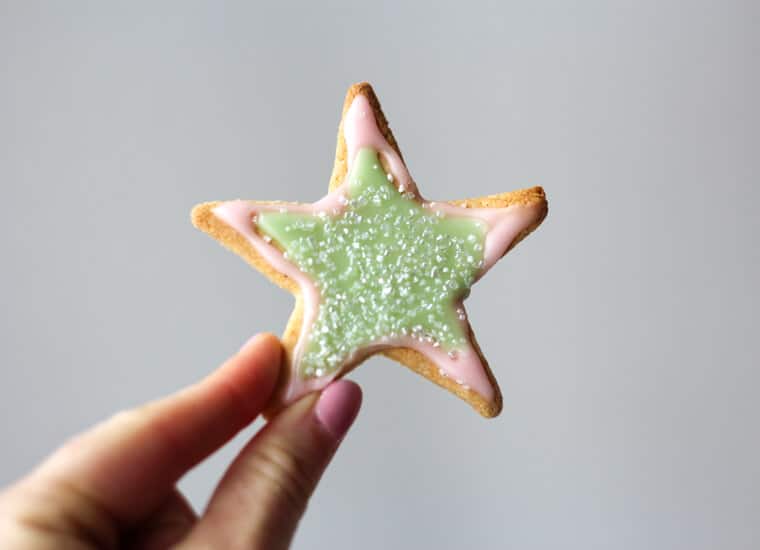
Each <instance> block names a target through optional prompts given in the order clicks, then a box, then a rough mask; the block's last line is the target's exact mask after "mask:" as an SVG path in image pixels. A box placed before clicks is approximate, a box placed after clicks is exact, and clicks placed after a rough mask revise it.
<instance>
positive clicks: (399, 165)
mask: <svg viewBox="0 0 760 550" xmlns="http://www.w3.org/2000/svg"><path fill="white" fill-rule="evenodd" d="M343 136H344V138H345V140H346V149H347V153H348V170H347V173H350V170H351V164H352V162H353V159H354V157H355V155H356V153H357V151H359V150H360V149H362V148H365V147H370V148H372V149H374V150H376V151H377V152H378V153H379V155H380V156H381V158H382V159H383V160H384V161H385V164H386V168H387V170H388V173H389V174H391V175H392V177H393V182H394V183H395V185H397V187H398V188H399V190H401V191H409V192H412V193H414V194H415V195H416V196H417V197H418V198H419V200H420V201H421V202H422V204H423V206H425V207H427V208H430V209H431V210H433V211H437V210H440V211H442V212H443V213H444V214H445V215H447V216H466V217H470V218H477V219H480V220H482V221H484V222H485V224H486V226H487V228H488V230H487V233H486V241H485V249H484V265H483V268H482V269H481V271H480V273H479V274H478V278H480V277H482V276H483V274H485V272H486V271H488V270H489V269H490V268H491V267H492V266H493V265H494V264H495V263H496V261H497V260H498V259H499V258H501V256H503V255H504V253H505V252H506V251H507V249H508V248H509V246H510V245H511V244H512V242H513V241H514V239H515V238H516V237H517V236H518V235H519V234H520V233H522V232H523V231H524V230H525V229H527V228H528V227H529V226H530V225H531V224H533V223H534V222H535V220H536V218H537V216H538V215H539V208H540V207H539V206H538V205H535V206H521V205H513V206H509V207H507V208H463V207H459V206H453V205H450V204H445V203H433V202H429V201H425V200H424V199H423V198H422V197H421V196H420V195H419V192H418V191H417V188H416V186H415V185H414V182H413V180H412V178H411V177H410V175H409V172H408V170H407V169H406V166H405V165H404V162H403V161H402V160H401V158H400V156H399V155H398V153H396V151H395V150H394V149H393V148H392V147H391V146H390V144H389V143H388V142H387V140H386V139H385V138H384V137H383V135H382V133H381V132H380V130H379V128H378V127H377V123H376V121H375V116H374V112H373V110H372V107H371V106H370V104H369V101H368V100H367V98H366V97H365V96H364V95H357V96H356V97H355V98H354V100H353V102H352V103H351V106H350V107H349V109H348V111H347V112H346V115H345V117H344V120H343ZM347 185H348V184H347V182H344V183H343V184H341V185H340V186H339V187H338V188H336V189H334V190H333V191H332V192H331V193H329V194H328V195H326V196H325V197H323V198H322V199H320V200H319V201H317V202H315V203H312V204H287V205H277V204H271V203H270V204H265V205H264V204H256V203H253V202H248V201H241V200H237V201H229V202H224V203H222V204H220V205H219V206H217V207H216V208H214V211H213V212H214V215H215V216H216V217H217V218H219V219H220V220H222V221H223V222H224V223H226V224H227V225H229V226H230V227H232V228H233V229H235V230H236V231H238V232H239V233H240V234H242V235H243V236H244V237H245V238H246V239H247V240H248V242H249V243H250V244H251V246H253V248H254V249H255V250H256V252H258V253H259V254H260V255H261V256H262V257H263V258H264V259H265V260H266V261H267V262H269V264H270V265H271V266H272V267H273V268H274V269H276V270H277V271H279V272H281V273H283V274H284V275H286V276H287V277H289V278H290V279H292V280H293V281H295V282H296V284H297V285H298V287H299V289H300V296H299V298H298V299H299V300H301V303H302V307H303V323H302V324H301V332H300V334H299V337H298V341H297V343H296V346H295V349H294V350H293V360H292V364H291V365H290V369H291V376H290V377H289V383H288V386H287V387H286V388H285V390H284V395H283V402H284V403H286V404H287V403H289V402H292V401H294V400H296V399H298V398H299V397H301V396H302V395H305V394H306V393H308V392H311V391H315V390H319V389H322V388H324V387H325V386H327V385H328V384H329V383H330V382H331V381H332V380H333V379H334V378H335V377H336V376H338V375H339V374H341V372H340V371H336V372H333V373H331V374H329V375H325V376H323V377H320V378H309V379H306V380H304V379H302V378H301V377H300V376H299V374H298V370H299V369H298V365H299V361H300V358H301V356H302V354H303V352H304V346H305V343H306V341H307V335H308V333H309V330H310V328H311V325H312V324H313V322H314V319H315V318H316V315H317V311H318V308H319V304H320V301H321V297H320V294H319V290H318V289H317V288H316V287H315V286H314V284H313V282H312V281H311V279H310V278H309V277H308V276H307V275H306V274H305V273H303V272H302V271H301V270H300V269H299V268H298V267H297V266H296V265H295V264H293V263H292V262H290V261H288V260H287V259H285V257H284V256H283V254H282V252H281V251H280V250H279V249H278V248H277V247H275V246H274V245H272V244H271V243H270V242H268V240H266V238H265V237H263V236H262V235H261V234H259V233H258V232H257V231H256V230H255V216H256V214H257V213H258V212H263V211H277V210H282V209H286V210H287V211H288V212H301V213H308V214H312V215H316V214H319V213H324V214H326V215H330V216H339V215H341V214H342V212H343V211H344V209H345V206H344V203H345V201H341V197H342V196H343V195H345V191H346V186H347ZM458 305H459V306H460V307H461V304H458ZM463 322H464V321H463ZM394 347H407V348H411V349H414V350H416V351H418V352H420V353H422V354H423V355H425V356H426V357H428V358H429V359H430V360H431V361H432V362H433V363H434V364H436V365H437V366H438V368H439V369H440V372H441V374H443V375H444V376H447V377H450V378H452V379H453V380H455V381H456V382H457V383H459V384H460V385H462V386H464V387H466V388H469V389H471V390H472V391H474V392H476V393H478V394H479V395H480V396H482V397H483V398H484V399H485V400H486V401H489V402H491V401H493V399H494V397H495V390H494V387H493V385H492V383H491V381H490V379H489V378H488V375H487V374H486V368H485V365H483V362H482V360H481V358H480V356H479V355H478V353H477V352H476V351H475V349H474V348H473V347H472V346H471V345H470V346H467V348H465V349H463V350H459V351H457V352H456V354H455V355H454V357H451V356H450V355H449V354H447V353H446V352H445V351H443V350H441V349H440V348H437V347H434V346H433V345H432V344H430V343H427V342H421V341H419V340H416V339H414V338H412V337H400V338H393V339H391V338H381V339H380V340H379V341H377V342H372V343H370V344H368V345H367V346H365V347H364V348H362V349H360V350H356V351H355V352H354V354H353V355H352V356H351V357H349V358H348V359H347V361H346V364H347V365H348V364H352V363H354V362H355V361H358V360H360V359H362V358H364V357H366V356H367V355H370V354H372V353H375V352H377V351H380V350H382V349H388V348H394Z"/></svg>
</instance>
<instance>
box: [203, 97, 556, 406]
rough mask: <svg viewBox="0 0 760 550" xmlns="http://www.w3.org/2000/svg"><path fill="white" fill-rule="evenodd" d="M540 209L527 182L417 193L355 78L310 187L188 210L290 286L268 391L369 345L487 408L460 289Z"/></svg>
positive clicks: (488, 378)
mask: <svg viewBox="0 0 760 550" xmlns="http://www.w3.org/2000/svg"><path fill="white" fill-rule="evenodd" d="M546 211H547V206H546V200H545V197H544V193H543V191H542V190H541V188H538V187H534V188H532V189H526V190H522V191H517V192H513V193H505V194H502V195H494V196H490V197H484V198H480V199H469V200H464V201H452V202H451V203H445V202H430V201H427V200H425V199H424V198H422V196H421V195H420V193H419V191H418V189H417V186H416V185H415V183H414V181H413V180H412V179H411V177H410V175H409V173H408V171H407V169H406V166H405V164H404V162H403V160H402V158H401V155H400V152H399V150H398V148H397V146H396V144H395V140H394V138H393V136H392V134H391V133H390V129H389V128H388V125H387V123H386V121H385V117H384V115H383V113H382V111H381V110H380V106H379V103H378V102H377V99H376V97H375V95H374V93H373V91H372V89H371V87H370V86H369V85H368V84H366V83H361V84H357V85H354V86H352V87H351V88H350V89H349V92H348V95H347V97H346V102H345V106H344V110H343V119H342V121H341V125H340V130H339V135H338V147H337V153H336V162H335V167H334V170H333V176H332V178H331V184H330V192H329V193H328V194H327V195H326V196H325V197H324V198H323V199H321V200H320V201H318V202H316V203H313V204H290V203H280V202H259V201H241V200H236V201H227V202H218V203H206V204H202V205H199V206H197V207H196V208H195V209H194V210H193V222H194V223H195V225H196V226H197V227H199V228H200V229H202V230H204V231H206V232H207V233H209V234H211V235H212V236H213V237H215V238H217V239H218V240H219V241H221V242H222V244H224V245H225V246H227V247H229V248H231V249H232V250H234V251H235V252H237V253H238V254H240V255H241V256H242V257H243V258H245V259H246V260H247V261H248V262H249V263H250V264H252V265H253V266H254V267H256V268H257V269H259V270H260V271H262V272H263V273H264V274H265V275H267V276H268V277H269V278H270V279H272V280H273V281H274V282H276V283H277V284H279V285H280V286H283V287H285V288H287V289H288V290H290V291H291V292H293V294H294V295H295V297H296V307H295V310H294V312H293V314H292V316H291V319H290V321H289V323H288V327H287V328H286V331H285V334H284V335H283V344H284V346H285V348H286V352H287V369H288V372H287V376H286V377H284V379H283V381H282V386H281V389H280V393H279V400H280V402H281V403H289V402H291V401H293V400H295V399H297V398H299V397H300V396H302V395H304V394H305V393H307V392H309V391H313V390H317V389H320V388H322V387H324V386H326V385H327V384H329V382H330V381H332V380H333V379H335V378H336V377H338V376H342V375H343V374H345V373H346V372H348V371H349V370H351V369H352V368H354V367H355V366H357V365H358V364H359V363H360V362H361V361H362V360H364V359H366V358H367V357H368V356H370V355H372V354H374V353H377V352H382V353H384V354H385V355H387V356H389V357H391V358H393V359H396V360H398V361H399V362H401V363H403V364H404V365H406V366H408V367H410V368H412V369H413V370H415V371H417V372H418V373H420V374H422V375H424V376H426V377H427V378H429V379H431V380H432V381H434V382H435V383H437V384H439V385H441V386H443V387H445V388H447V389H449V390H450V391H452V392H453V393H455V394H456V395H458V396H460V397H461V398H463V399H464V400H466V401H468V402H469V403H470V404H471V405H472V406H473V407H474V408H475V409H476V410H478V411H479V412H480V413H481V414H482V415H484V416H489V417H490V416H495V415H496V414H498V412H499V411H500V410H501V394H500V392H499V389H498V386H497V385H496V382H495V380H494V378H493V375H492V374H491V371H490V369H489V367H488V365H487V363H486V361H485V359H484V358H483V356H482V354H481V352H480V350H479V348H478V346H477V344H476V343H475V341H474V338H473V335H472V330H471V328H470V325H469V323H468V321H467V316H466V313H465V310H464V306H463V305H462V301H463V300H464V298H466V296H467V295H468V294H469V289H470V287H471V286H472V284H473V283H474V282H475V281H476V280H477V279H479V278H480V277H482V276H483V274H485V272H486V271H488V269H490V268H491V267H492V266H493V264H494V263H495V262H496V261H497V260H498V259H499V258H501V257H502V256H503V255H504V254H505V253H506V252H507V250H509V249H510V248H511V247H512V246H514V245H515V244H516V243H517V242H518V241H519V240H521V239H522V238H523V237H525V236H526V235H527V234H528V233H529V232H530V231H532V230H533V229H534V228H535V227H537V226H538V225H539V224H540V222H541V221H542V220H543V218H544V217H545V215H546Z"/></svg>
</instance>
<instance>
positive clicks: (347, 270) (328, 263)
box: [257, 149, 486, 377]
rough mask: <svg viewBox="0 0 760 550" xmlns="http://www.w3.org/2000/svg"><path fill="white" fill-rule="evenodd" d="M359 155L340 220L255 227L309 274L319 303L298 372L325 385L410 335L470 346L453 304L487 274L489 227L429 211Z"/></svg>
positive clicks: (292, 216) (264, 220)
mask: <svg viewBox="0 0 760 550" xmlns="http://www.w3.org/2000/svg"><path fill="white" fill-rule="evenodd" d="M389 179H390V178H389V177H388V176H387V174H386V173H385V171H384V170H383V168H382V165H381V164H380V161H379V159H378V156H377V153H376V152H375V151H374V150H372V149H362V150H360V151H359V152H358V153H357V154H356V157H355V159H354V164H353V168H352V170H351V173H350V175H349V184H348V191H347V195H346V200H345V201H344V203H345V204H346V206H345V210H344V212H343V213H342V214H340V215H332V216H331V215H326V214H320V215H310V214H303V213H295V212H293V213H288V212H260V213H259V215H258V218H257V224H258V227H259V229H260V231H261V232H262V233H264V234H266V235H269V236H270V237H271V238H272V239H273V240H274V242H276V243H277V244H278V245H279V247H280V248H281V249H282V250H283V252H284V254H285V255H286V257H287V258H288V259H289V260H290V261H292V262H293V263H294V264H296V265H297V266H298V267H299V268H300V269H301V271H303V272H304V273H306V274H307V275H309V276H310V277H311V278H312V280H313V281H314V284H315V285H316V286H317V288H318V289H319V291H320V295H321V298H322V300H321V302H320V306H319V310H318V312H317V316H316V319H315V321H314V324H313V326H312V327H311V331H310V333H309V340H308V342H307V343H306V346H305V348H304V353H303V356H302V360H301V364H300V374H301V376H303V377H312V376H317V377H318V376H322V375H324V374H327V373H330V372H332V371H334V370H335V369H337V368H340V367H341V365H342V364H343V363H344V362H345V360H346V359H347V357H348V356H349V355H350V354H351V353H352V352H353V351H355V350H357V349H359V348H361V347H364V346H366V345H368V344H370V343H372V342H377V341H378V340H379V339H380V338H382V337H384V336H385V337H395V336H401V335H407V336H413V337H415V338H418V339H421V340H423V341H428V342H430V343H432V344H433V345H435V346H441V347H442V348H443V349H444V350H445V351H448V352H449V353H452V354H453V353H455V352H456V350H461V349H463V347H464V346H465V345H466V344H467V342H468V339H467V335H466V334H465V332H464V324H463V322H462V320H463V319H464V312H463V311H462V310H461V309H457V307H456V302H457V301H458V300H459V299H461V298H462V297H463V296H464V295H465V294H466V292H467V290H468V289H469V287H470V286H471V285H472V283H473V282H474V280H475V277H476V275H477V273H478V270H479V269H480V267H481V266H482V265H483V248H484V244H485V234H486V227H485V224H484V222H482V221H480V220H476V219H474V218H468V217H453V216H447V215H445V214H443V213H442V212H435V211H433V210H431V209H429V208H423V207H422V205H421V204H420V203H419V201H418V200H417V199H416V198H415V196H414V195H413V194H411V193H408V192H407V193H401V192H400V191H399V189H398V188H396V186H395V185H393V184H392V183H391V182H390V181H389Z"/></svg>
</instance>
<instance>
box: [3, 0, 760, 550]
mask: <svg viewBox="0 0 760 550" xmlns="http://www.w3.org/2000/svg"><path fill="white" fill-rule="evenodd" d="M272 4H274V3H263V2H262V3H257V2H218V1H207V2H201V1H194V2H180V1H174V2H159V1H150V2H137V1H135V2H95V1H93V2H82V1H71V2H52V1H51V2H36V1H22V0H19V1H15V2H9V1H0V186H1V190H2V195H0V200H2V215H1V216H0V262H2V269H1V270H0V282H1V285H0V302H1V304H2V310H1V311H2V313H1V314H0V343H1V345H0V441H1V442H2V443H0V445H1V446H2V452H1V453H0V485H3V484H6V483H9V482H10V481H11V480H13V479H15V478H16V477H18V476H20V475H21V474H23V473H24V472H25V471H27V470H28V469H29V468H30V467H32V465H33V464H35V463H36V462H37V461H39V460H40V459H41V458H42V457H43V456H45V455H46V454H47V453H48V452H49V451H50V450H51V449H53V448H54V447H55V446H56V445H57V444H59V443H60V442H61V441H63V440H64V439H65V438H67V437H69V436H70V435H72V434H74V433H76V432H77V431H79V430H82V429H84V428H86V427H87V426H89V425H91V424H93V423H94V422H96V421H98V420H99V419H101V418H103V417H106V416H108V415H110V414H112V413H113V412H115V411H117V410H119V409H122V408H125V407H131V406H133V405H136V404H139V403H141V402H143V401H146V400H148V399H152V398H156V397H159V396H161V395H164V394H166V393H168V392H171V391H173V390H175V389H177V388H180V387H181V386H183V385H185V384H188V383H190V382H193V381H195V380H198V379H199V378H201V377H202V376H204V375H205V374H207V373H208V372H210V371H211V370H212V369H214V367H215V366H216V365H218V364H219V363H220V362H221V361H222V360H223V359H224V358H225V357H226V356H227V355H228V354H230V353H232V352H234V351H235V350H236V349H237V348H238V346H239V345H240V344H241V343H242V342H243V341H244V340H246V339H247V338H248V337H249V336H250V335H252V334H253V333H256V332H259V331H265V330H266V331H274V332H279V331H280V330H281V329H282V328H283V327H284V324H285V321H286V319H287V317H288V315H289V313H290V308H291V306H292V298H291V297H290V295H289V294H287V293H285V292H284V291H281V290H279V289H277V288H276V287H274V286H273V285H271V284H270V283H269V282H267V281H266V280H265V279H264V278H263V277H262V276H260V275H259V274H257V273H256V272H254V271H253V270H251V269H250V268H249V267H248V266H247V265H245V264H244V263H243V262H242V261H241V260H240V259H239V258H237V257H236V256H235V255H233V254H231V253H229V252H227V251H226V250H224V249H223V248H222V247H220V246H219V245H218V244H217V243H215V242H214V241H213V240H212V239H210V238H208V237H207V236H206V235H204V234H202V233H200V232H198V231H196V230H195V229H193V227H192V226H191V225H190V222H189V211H190V208H191V207H192V206H193V204H195V203H198V202H203V201H207V200H216V199H232V198H238V197H242V198H257V199H284V200H301V201H313V200H315V199H317V198H319V197H320V196H321V195H323V194H324V192H325V191H326V188H327V180H328V177H329V174H330V171H331V167H332V162H333V152H334V139H335V134H336V130H337V124H338V121H339V115H340V108H341V106H342V102H343V97H344V93H345V91H346V89H347V87H348V86H349V85H350V84H351V83H352V82H355V81H359V80H368V81H370V82H372V83H373V84H374V86H375V89H376V91H377V93H378V95H379V97H380V100H381V102H382V103H383V107H384V109H385V112H386V114H387V116H388V118H389V120H390V123H391V126H392V127H393V129H394V132H395V134H396V137H397V138H398V140H399V143H400V145H401V148H402V151H403V153H404V156H405V158H406V159H407V162H408V165H409V168H410V170H411V172H412V175H413V177H414V178H415V179H416V180H417V182H418V184H419V186H420V188H421V190H422V191H423V193H424V194H425V195H426V196H428V197H430V198H432V199H450V198H460V197H465V196H478V195H485V194H489V193H497V192H501V191H506V190H510V189H517V188H520V187H527V186H531V185H542V186H544V187H545V189H546V191H547V194H548V197H549V201H550V213H549V217H548V218H547V220H546V222H545V223H544V225H543V226H542V227H541V228H540V229H539V230H538V231H537V232H536V233H535V234H533V235H532V236H530V237H529V238H528V239H527V240H525V241H524V242H523V243H522V244H521V245H520V246H519V247H518V248H517V249H515V250H514V251H513V252H512V253H510V255H509V256H507V258H505V259H504V260H503V261H502V262H501V263H500V264H499V265H498V266H497V267H496V268H495V269H493V270H492V271H491V272H490V273H489V274H488V276H487V277H485V278H484V279H483V280H482V281H481V282H480V283H478V285H477V286H476V287H475V288H474V290H473V293H472V296H471V298H470V299H469V300H468V306H469V312H470V316H471V321H472V323H473V325H474V327H475V329H476V332H477V334H478V336H479V340H480V342H481V344H482V347H483V350H484V352H485V353H486V355H487V357H488V358H489V360H490V362H491V364H492V366H493V369H494V371H495V373H496V376H497V378H498V380H499V382H500V384H501V386H502V389H503V391H504V395H505V410H504V413H503V414H502V415H501V416H500V417H499V418H497V419H495V420H484V419H482V418H480V417H479V416H478V415H477V414H475V413H474V412H473V411H471V410H470V409H469V408H468V407H467V406H466V405H465V404H463V403H462V402H460V401H459V400H457V399H456V398H454V397H453V396H451V395H449V394H447V393H446V392H444V391H442V390H440V389H439V388H437V387H435V386H433V385H432V384H430V383H428V382H427V381H425V380H424V379H422V378H419V377H417V376H415V375H413V374H412V373H411V372H409V371H407V370H405V369H404V368H402V367H400V366H398V365H396V364H394V363H392V362H390V361H388V360H386V359H380V358H375V359H373V360H371V361H369V362H368V363H367V364H365V365H364V366H363V367H362V368H361V369H359V370H358V371H356V372H355V374H352V378H353V379H355V380H357V381H358V382H359V383H360V384H361V385H362V386H363V387H364V389H365V406H364V409H363V410H362V412H361V414H360V416H359V418H358V420H357V423H356V425H355V427H354V429H353V431H352V432H351V433H350V434H349V436H348V438H347V439H346V441H345V445H344V446H343V448H342V449H341V450H340V452H339V454H338V455H337V457H336V459H335V462H334V464H333V465H332V467H331V468H330V470H329V471H328V472H327V474H326V475H325V477H324V480H323V482H322V484H321V485H320V487H319V489H318V490H317V492H316V494H315V496H314V498H313V500H312V502H311V504H310V506H309V510H308V512H307V514H306V517H305V518H304V520H303V522H302V524H301V528H300V530H299V532H298V534H297V536H296V539H295V543H294V547H295V548H296V549H328V548H329V549H331V550H338V549H354V548H364V549H368V550H371V549H387V548H436V549H459V548H463V547H475V548H479V549H482V550H486V549H503V548H519V549H554V548H563V549H568V548H572V549H584V550H586V549H592V548H604V549H607V548H615V549H641V548H656V549H689V550H698V549H714V548H725V549H730V550H734V549H750V548H757V546H756V545H757V544H758V540H760V466H759V464H760V444H759V443H758V419H759V414H758V413H760V404H759V403H760V400H758V397H757V392H758V386H760V373H759V372H758V355H759V354H760V344H759V343H758V340H760V338H758V331H757V326H758V307H759V306H760V299H759V296H760V292H758V279H759V278H760V252H759V251H758V240H757V239H758V236H760V231H759V229H760V224H759V223H758V217H757V204H758V202H760V181H758V174H759V173H760V160H759V159H760V154H759V151H758V143H760V141H759V138H760V132H759V130H758V127H759V126H760V109H758V97H760V77H759V74H758V73H759V71H758V58H759V57H760V28H759V27H760V5H759V4H758V3H757V2H754V1H746V2H738V1H723V2H706V1H683V2H672V1H664V0H656V1H641V0H638V1H628V2H610V1H582V2H581V1H579V2H565V1H557V2H549V1H530V2H528V1H525V2H493V3H487V2H430V3H421V2H403V3H402V2H399V3H394V2H375V3H368V2H361V1H358V0H354V1H350V2H349V1H345V2H324V3H318V2H303V3H301V4H297V3H290V2H281V3H279V4H277V5H276V6H273V5H272ZM251 433H252V430H251V429H249V430H246V431H245V432H244V433H243V434H241V435H240V437H238V438H237V439H235V440H234V441H233V442H232V443H231V444H230V445H229V446H228V447H226V448H224V449H223V450H221V451H220V452H219V453H217V454H216V455H215V456H214V457H212V458H211V459H210V460H209V461H208V462H207V463H205V464H203V465H202V466H201V467H199V468H197V469H196V470H194V471H193V472H191V473H190V474H189V475H188V476H187V477H186V478H185V479H184V480H183V481H182V483H181V488H182V489H184V490H185V491H186V493H187V494H188V495H189V497H190V499H191V500H192V502H193V504H194V505H195V506H196V507H197V508H198V509H202V507H203V505H204V502H205V500H206V498H207V496H208V495H209V492H210V490H211V489H212V487H213V486H214V484H215V482H216V481H217V480H218V479H219V477H220V475H221V473H222V472H223V469H224V467H225V465H226V464H227V463H228V462H229V461H230V460H231V458H232V457H233V456H234V454H235V453H236V451H237V450H238V449H239V448H240V447H241V445H242V444H243V443H244V442H245V441H246V439H247V438H249V437H250V435H251ZM116 474H118V472H117V473H116Z"/></svg>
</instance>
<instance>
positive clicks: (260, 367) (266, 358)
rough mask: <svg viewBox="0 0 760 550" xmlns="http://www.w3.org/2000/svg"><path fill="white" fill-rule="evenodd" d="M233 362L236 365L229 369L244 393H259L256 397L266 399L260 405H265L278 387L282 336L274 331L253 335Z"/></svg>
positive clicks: (258, 405)
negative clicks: (278, 336) (279, 336)
mask: <svg viewBox="0 0 760 550" xmlns="http://www.w3.org/2000/svg"><path fill="white" fill-rule="evenodd" d="M232 362H233V363H235V364H236V368H234V369H231V372H230V371H228V373H229V376H232V377H233V378H235V380H234V384H235V385H236V386H237V387H238V388H239V389H240V390H242V392H243V393H244V394H248V395H250V396H254V395H256V396H258V397H259V399H257V400H256V401H259V400H262V399H263V402H262V403H259V404H257V408H261V407H263V406H264V404H265V403H266V401H268V399H269V397H270V395H271V394H272V392H273V391H274V388H275V385H276V383H277V379H278V377H279V374H280V366H281V363H282V345H281V344H280V340H279V338H277V337H276V336H275V335H274V334H271V333H262V334H257V335H256V336H253V337H252V338H251V339H250V340H248V341H247V342H246V343H245V344H243V346H242V347H241V348H240V351H238V353H237V355H236V356H235V357H234V358H233V359H232Z"/></svg>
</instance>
